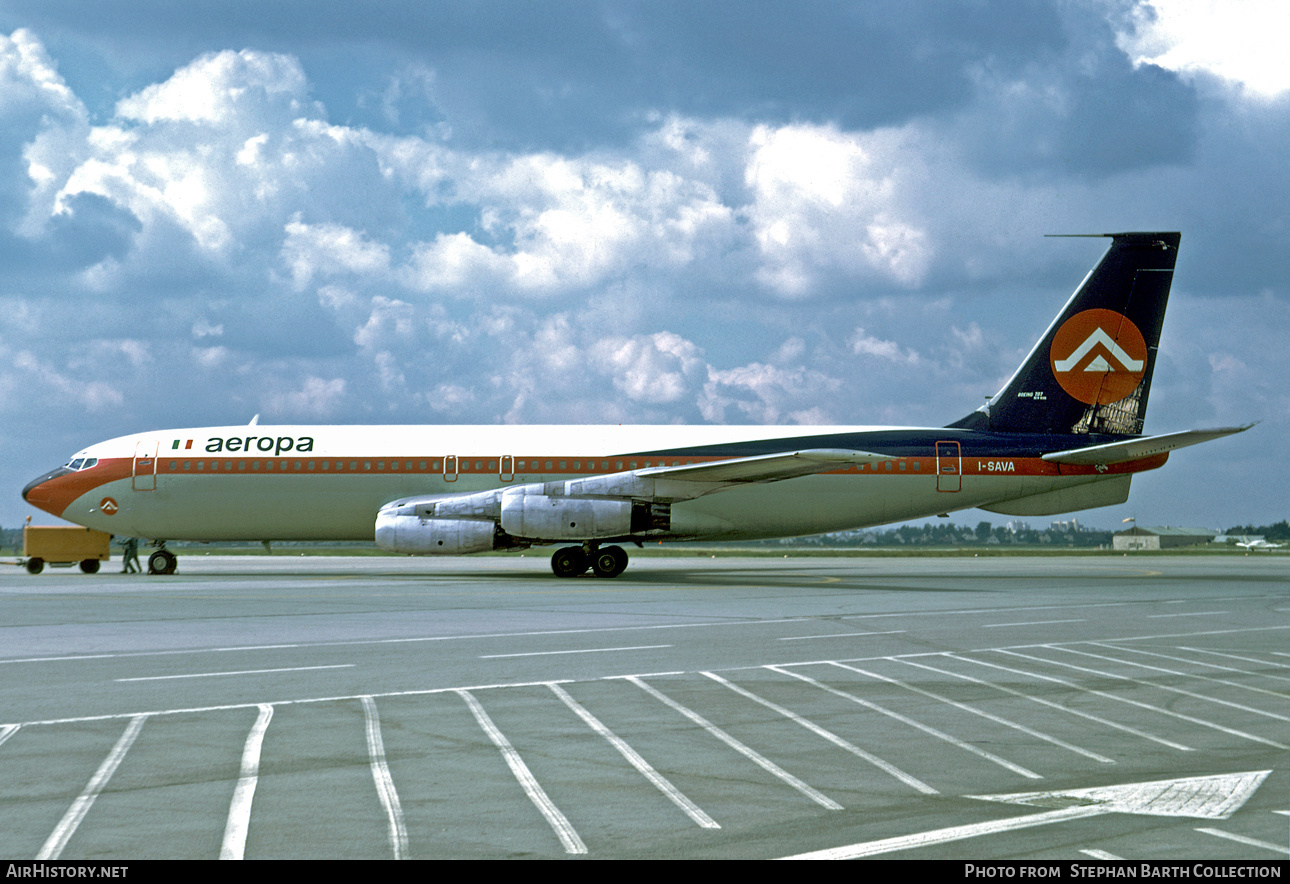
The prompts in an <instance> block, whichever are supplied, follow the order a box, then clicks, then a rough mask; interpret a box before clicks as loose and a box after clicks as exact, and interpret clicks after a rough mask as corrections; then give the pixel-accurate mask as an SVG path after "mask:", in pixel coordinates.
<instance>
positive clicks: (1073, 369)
mask: <svg viewBox="0 0 1290 884" xmlns="http://www.w3.org/2000/svg"><path fill="white" fill-rule="evenodd" d="M1048 358H1049V363H1050V364H1051V365H1052V368H1053V377H1055V378H1057V383H1059V384H1061V387H1062V389H1063V390H1065V391H1066V392H1067V393H1069V394H1071V396H1073V397H1075V398H1076V399H1078V400H1079V401H1080V402H1084V403H1087V404H1089V405H1109V404H1110V403H1112V402H1119V401H1120V400H1121V399H1123V398H1124V397H1126V396H1128V395H1129V394H1130V393H1132V392H1133V391H1134V390H1136V389H1137V388H1138V384H1140V383H1141V382H1142V378H1143V376H1144V375H1145V374H1146V373H1147V342H1146V340H1145V339H1143V337H1142V332H1140V331H1138V327H1137V326H1136V325H1134V324H1133V323H1132V322H1130V321H1129V319H1128V317H1126V316H1124V315H1122V314H1120V313H1116V312H1115V311H1114V310H1105V309H1101V308H1097V309H1093V310H1084V311H1083V312H1080V313H1076V314H1075V315H1074V316H1072V317H1071V318H1070V319H1068V320H1066V321H1065V322H1064V323H1062V327H1061V328H1059V329H1058V330H1057V334H1055V335H1053V345H1052V348H1051V349H1050V350H1049V351H1048Z"/></svg>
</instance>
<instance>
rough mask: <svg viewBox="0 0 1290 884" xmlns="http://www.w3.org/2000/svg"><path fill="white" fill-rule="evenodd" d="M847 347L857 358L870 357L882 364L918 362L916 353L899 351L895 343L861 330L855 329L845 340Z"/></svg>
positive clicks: (910, 363)
mask: <svg viewBox="0 0 1290 884" xmlns="http://www.w3.org/2000/svg"><path fill="white" fill-rule="evenodd" d="M847 345H848V346H849V347H850V348H851V352H852V353H854V354H856V355H857V356H863V357H870V358H873V359H879V360H881V361H883V362H893V363H896V364H897V365H909V366H913V365H917V364H918V362H919V357H918V353H916V352H915V351H913V350H901V349H900V345H899V344H897V343H896V342H895V341H885V340H883V339H881V338H876V337H874V336H872V335H870V334H868V333H866V332H865V330H864V329H863V328H857V329H856V330H855V331H854V332H853V333H852V334H851V337H850V338H849V339H848V340H847Z"/></svg>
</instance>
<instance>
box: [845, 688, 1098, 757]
mask: <svg viewBox="0 0 1290 884" xmlns="http://www.w3.org/2000/svg"><path fill="white" fill-rule="evenodd" d="M847 668H848V669H854V670H855V671H856V672H859V673H861V674H862V675H867V676H869V677H870V678H875V679H878V680H879V681H885V682H887V683H888V684H894V685H896V687H900V688H904V689H905V690H907V691H910V692H911V693H915V694H920V695H921V696H924V697H927V698H929V699H932V700H935V701H937V702H938V703H945V704H947V705H949V706H953V707H954V708H955V709H961V710H963V711H964V712H967V713H970V714H972V715H977V716H980V717H981V718H984V719H986V720H987V721H993V722H994V723H995V724H1000V725H1003V726H1004V727H1007V728H1012V729H1013V730H1016V731H1020V732H1021V733H1023V734H1028V735H1029V736H1032V737H1034V738H1035V739H1037V740H1043V741H1044V742H1045V743H1051V744H1053V745H1054V746H1059V747H1061V748H1062V749H1066V750H1068V751H1071V752H1074V753H1075V754H1076V755H1083V756H1084V757H1085V758H1091V759H1093V760H1094V761H1100V762H1101V763H1102V764H1115V759H1113V758H1107V757H1106V756H1105V755H1099V754H1097V753H1096V752H1090V751H1089V750H1088V749H1083V748H1081V747H1079V746H1076V745H1073V744H1071V743H1067V742H1066V741H1065V740H1059V739H1058V738H1057V737H1054V736H1051V735H1050V734H1045V733H1043V732H1042V731H1037V730H1032V729H1031V728H1028V727H1026V726H1025V725H1024V724H1018V723H1017V722H1015V721H1012V720H1011V719H1007V718H1003V717H1002V716H998V715H994V714H993V713H990V712H986V711H985V710H983V709H977V708H976V707H975V706H970V705H968V704H967V703H960V702H958V701H957V700H951V699H950V698H949V697H944V696H941V695H940V694H937V693H935V692H933V691H929V690H926V689H925V688H920V687H918V686H917V685H912V684H908V683H907V682H904V681H901V680H900V679H896V678H889V677H887V676H885V675H881V674H879V673H876V672H867V671H865V670H863V669H859V668H857V667H855V666H848V667H847Z"/></svg>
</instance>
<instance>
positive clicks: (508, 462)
mask: <svg viewBox="0 0 1290 884" xmlns="http://www.w3.org/2000/svg"><path fill="white" fill-rule="evenodd" d="M497 478H498V479H500V480H501V481H503V482H510V481H512V480H514V478H515V458H514V457H512V456H511V455H509V454H503V455H502V462H501V464H500V466H499V468H498V470H497Z"/></svg>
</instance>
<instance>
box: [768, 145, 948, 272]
mask: <svg viewBox="0 0 1290 884" xmlns="http://www.w3.org/2000/svg"><path fill="white" fill-rule="evenodd" d="M902 141H903V136H902V134H901V133H899V132H896V131H888V130H879V131H876V132H872V133H867V134H863V135H861V134H855V133H846V132H841V131H839V130H837V129H835V128H833V127H831V126H811V125H793V126H782V127H778V128H773V127H770V126H758V127H756V128H755V129H754V130H753V131H752V133H751V135H750V139H749V144H750V157H749V160H748V164H747V168H746V171H745V180H746V183H747V185H748V187H749V188H750V189H751V190H752V192H753V204H752V205H751V206H750V207H749V208H748V214H749V217H750V218H751V220H752V224H753V228H754V236H755V238H756V244H757V247H758V249H759V251H760V252H761V255H762V257H763V259H764V261H765V263H764V265H763V267H762V269H761V270H760V271H759V276H760V278H761V279H762V280H763V281H764V282H765V283H767V284H768V285H770V286H772V287H773V288H776V289H778V290H779V291H781V292H783V293H784V294H787V295H797V296H801V295H805V294H808V293H809V292H810V291H811V289H812V288H813V287H814V286H815V285H816V284H817V283H818V281H819V279H820V277H821V276H822V275H824V274H825V273H828V272H830V271H838V270H841V271H842V272H844V273H847V274H854V275H858V276H877V277H878V278H885V279H888V280H892V281H895V282H896V283H898V284H900V285H904V286H913V285H916V284H917V283H918V282H920V281H921V279H922V278H923V275H924V273H925V272H926V269H927V266H928V264H929V262H930V260H931V253H930V243H929V241H928V238H927V235H926V233H925V232H924V231H923V230H922V228H921V227H920V225H919V223H918V221H917V220H916V219H915V217H914V216H913V214H912V213H911V212H909V211H908V210H907V209H906V208H905V206H904V202H905V200H904V196H903V191H904V189H905V187H906V181H905V179H906V177H907V176H908V174H909V173H908V172H902V171H901V166H902V161H904V160H907V157H908V154H909V149H908V146H907V145H904V144H903V143H902ZM915 174H916V170H915Z"/></svg>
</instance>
